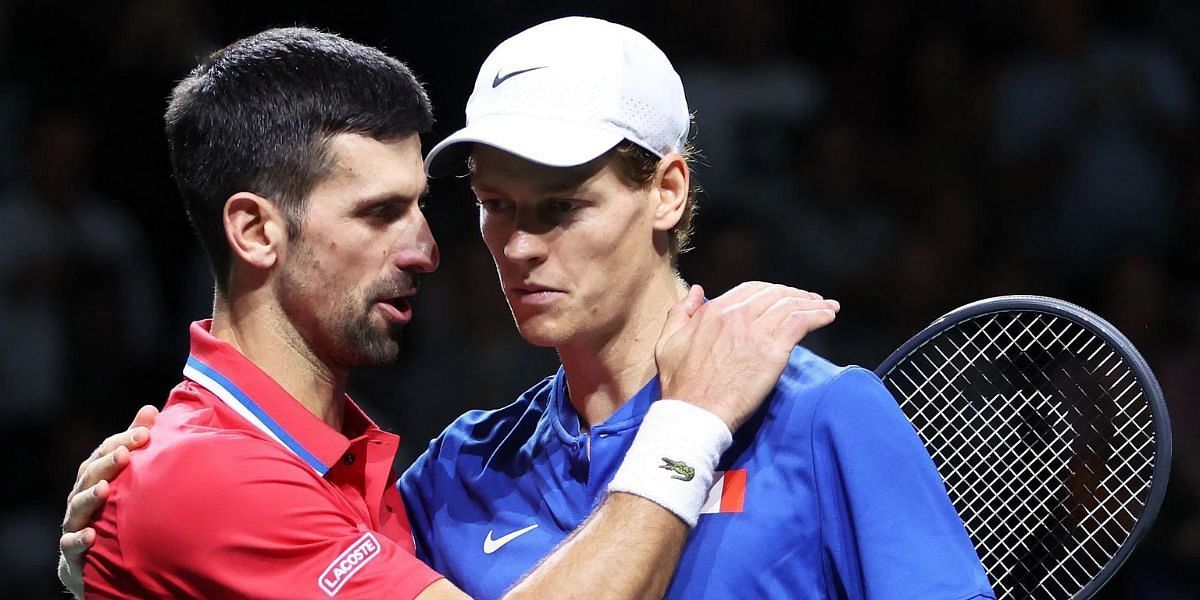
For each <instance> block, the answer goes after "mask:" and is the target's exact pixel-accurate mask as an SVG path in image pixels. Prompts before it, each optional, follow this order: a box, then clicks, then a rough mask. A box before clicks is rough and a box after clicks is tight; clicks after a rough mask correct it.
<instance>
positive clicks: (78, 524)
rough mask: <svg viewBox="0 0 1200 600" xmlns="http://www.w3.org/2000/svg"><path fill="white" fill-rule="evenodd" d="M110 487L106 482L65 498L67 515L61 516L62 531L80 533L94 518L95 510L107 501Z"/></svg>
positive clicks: (84, 488)
mask: <svg viewBox="0 0 1200 600" xmlns="http://www.w3.org/2000/svg"><path fill="white" fill-rule="evenodd" d="M110 489H111V488H110V486H109V484H108V481H107V480H101V481H99V482H97V483H96V484H95V485H91V486H88V487H83V488H82V489H81V490H80V491H78V492H73V493H72V494H71V495H70V496H68V497H67V513H66V514H65V515H63V522H62V530H63V532H66V533H71V532H74V531H81V530H83V529H84V528H85V527H87V525H88V524H89V523H91V522H92V519H93V518H94V517H95V514H96V510H97V509H99V508H100V507H101V506H103V505H104V503H105V502H106V501H108V493H109V490H110Z"/></svg>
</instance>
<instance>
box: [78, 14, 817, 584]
mask: <svg viewBox="0 0 1200 600" xmlns="http://www.w3.org/2000/svg"><path fill="white" fill-rule="evenodd" d="M166 122H167V136H168V140H169V141H170V145H171V157H172V164H173V167H174V171H175V177H176V180H177V181H178V183H179V186H180V190H181V193H182V195H183V198H184V202H185V205H186V206H187V209H188V213H189V216H190V217H191V220H192V223H193V225H194V228H195V230H196V232H197V234H198V236H199V237H200V239H201V241H202V243H203V244H204V247H205V250H206V252H207V253H208V255H209V258H210V262H211V266H212V268H213V272H214V275H215V280H216V286H217V290H216V298H215V303H214V310H213V318H212V320H211V321H203V322H200V323H196V324H194V325H193V326H192V330H191V335H192V346H191V356H190V357H189V359H188V361H187V365H186V366H185V368H184V377H185V380H184V382H183V383H181V384H180V385H179V386H178V387H176V388H175V390H173V391H172V392H171V395H170V398H169V400H168V403H167V405H166V407H165V408H164V410H163V412H162V414H161V415H159V416H158V418H157V420H156V422H155V424H154V426H153V440H152V441H151V442H150V443H149V445H147V446H146V448H145V449H143V450H139V451H137V452H135V453H132V454H130V453H128V452H127V451H124V450H118V451H116V452H113V453H112V454H111V456H112V459H111V460H112V461H113V463H116V464H122V463H125V462H128V467H127V468H126V469H125V472H124V473H123V474H122V475H121V476H120V477H118V478H116V479H115V480H114V481H113V483H112V484H111V485H107V484H97V485H96V486H95V487H94V488H91V490H92V491H91V492H87V493H84V494H77V495H76V496H77V497H82V498H83V499H86V498H87V497H88V494H91V495H92V496H91V497H92V498H93V499H106V500H107V504H106V505H105V507H104V508H103V510H102V512H101V513H100V514H99V517H98V519H97V521H96V523H95V525H94V529H90V530H89V529H84V530H83V531H81V532H80V533H79V534H78V535H77V537H76V538H74V539H75V540H77V541H78V542H80V543H81V546H86V545H88V544H94V546H93V548H92V550H91V552H90V553H88V555H87V558H86V563H85V566H84V573H83V575H84V582H85V583H86V586H87V587H86V591H87V593H88V595H95V596H100V597H264V596H269V597H287V598H293V597H333V596H343V597H345V596H350V597H378V596H383V595H389V596H398V597H404V598H414V597H420V598H423V599H429V598H461V597H463V594H462V592H460V591H458V590H457V589H456V588H454V586H453V585H452V584H450V583H448V582H447V581H445V580H444V579H442V578H441V577H440V576H439V575H438V574H436V573H434V572H433V571H432V570H430V569H429V568H428V567H426V566H425V565H424V564H422V563H421V562H420V561H419V560H417V559H416V557H415V556H414V555H413V542H412V537H411V533H410V530H409V527H408V522H407V519H406V516H405V510H404V507H403V505H402V502H401V499H400V498H399V496H398V494H397V492H396V490H395V487H394V485H393V483H394V475H393V474H392V473H391V469H390V466H391V462H392V458H393V456H394V453H395V449H396V445H397V440H396V438H395V436H392V435H390V434H387V433H384V432H382V431H380V430H379V428H378V427H376V426H375V425H374V424H373V423H372V422H371V421H370V419H369V418H367V417H366V415H364V414H363V413H362V411H361V410H359V408H358V407H357V406H356V405H355V404H354V403H353V401H351V400H350V399H349V398H348V397H347V396H346V394H345V384H346V378H347V375H348V373H349V371H350V369H352V368H355V367H361V366H369V365H376V364H381V363H385V362H388V361H391V360H394V359H395V358H396V355H397V352H398V338H399V336H400V331H401V329H402V327H403V326H404V325H405V324H406V323H407V322H408V321H409V320H410V319H411V318H412V307H411V306H410V304H409V300H408V299H409V298H410V297H412V296H413V295H414V294H415V293H416V291H417V280H418V277H419V276H420V275H421V274H424V273H428V272H431V271H433V270H434V269H435V268H436V266H437V263H438V252H437V246H436V244H435V243H434V240H433V236H432V234H431V233H430V231H429V227H428V224H427V223H426V221H425V218H424V215H423V214H422V212H421V203H420V198H421V197H422V195H423V194H424V192H425V185H426V182H425V174H424V171H423V168H422V162H421V151H420V141H419V138H418V135H417V134H419V133H420V132H422V131H425V130H427V129H428V128H429V126H430V124H431V122H432V117H431V112H430V108H429V102H428V100H427V98H426V96H425V93H424V90H423V89H422V88H421V86H420V84H419V83H417V81H416V80H415V78H414V77H413V76H412V74H411V73H410V72H409V71H408V69H407V68H406V67H404V65H403V64H401V63H399V62H398V61H396V60H394V59H392V58H389V57H387V56H385V55H383V54H382V53H380V52H379V51H377V50H374V49H372V48H367V47H364V46H361V45H358V44H354V43H352V42H348V41H346V40H344V39H342V38H339V37H337V36H334V35H331V34H325V33H320V32H315V31H312V30H307V29H280V30H270V31H267V32H263V33H261V34H258V35H256V36H252V37H250V38H247V39H245V40H241V41H239V42H236V43H234V44H233V45H231V46H229V47H227V48H225V49H223V50H220V51H218V52H216V53H214V54H213V55H211V56H210V57H208V58H207V59H206V60H205V61H204V62H203V63H202V64H201V65H200V66H199V67H197V68H196V70H194V71H193V72H192V74H191V75H189V76H188V77H187V78H186V79H184V80H183V81H182V82H181V83H180V84H179V85H178V86H177V87H176V88H175V90H174V92H173V94H172V99H171V102H170V106H169V107H168V110H167V114H166ZM701 300H702V290H699V289H698V288H693V289H692V290H691V291H690V293H689V295H688V297H687V298H686V299H685V300H684V301H683V302H681V303H680V304H679V305H677V306H676V307H675V308H674V309H672V311H671V313H670V315H669V316H668V319H667V323H666V326H665V327H664V331H663V333H662V337H661V338H660V341H659V342H658V345H657V351H656V358H657V362H658V366H659V372H660V375H661V379H662V390H663V396H664V398H683V399H686V400H687V402H682V401H677V400H662V401H660V402H659V403H656V404H658V405H661V408H662V411H661V412H660V413H659V416H658V417H656V418H652V417H651V416H649V415H648V416H647V418H646V420H645V422H644V423H643V425H642V427H641V432H640V433H639V435H638V438H637V440H636V441H635V444H638V443H641V444H642V445H643V446H644V447H645V452H641V453H636V455H640V456H655V457H657V456H660V455H661V456H668V457H671V462H672V463H675V464H684V465H685V466H688V467H693V468H694V469H693V471H692V474H691V475H690V476H689V477H687V478H678V477H672V475H671V473H672V472H671V471H669V470H663V469H661V468H659V465H658V464H656V463H657V459H655V462H654V463H651V464H630V465H627V466H628V467H629V474H630V475H629V476H628V477H626V480H627V482H629V481H632V482H633V483H632V485H631V487H630V488H629V489H627V491H622V492H612V493H610V494H608V496H607V497H606V498H605V499H604V501H603V502H601V503H600V505H599V506H598V507H597V508H596V510H595V511H594V512H593V513H592V516H591V517H590V518H589V519H588V520H587V521H586V522H585V523H584V524H583V525H581V526H580V528H579V529H578V530H577V531H576V532H575V534H574V535H572V536H571V537H570V538H568V539H567V540H566V541H564V542H563V543H562V544H561V545H560V546H559V547H558V548H557V549H555V551H554V552H552V553H551V554H550V556H548V557H547V558H546V559H545V560H544V561H543V562H542V563H541V564H540V565H539V567H538V568H537V569H535V570H534V571H533V572H532V573H530V574H529V575H527V576H526V577H525V579H523V580H522V581H521V582H520V583H519V584H518V585H517V586H516V587H515V588H514V589H513V590H512V591H511V595H513V596H532V597H551V596H553V597H563V596H572V595H580V594H583V595H594V594H595V593H596V590H604V595H605V596H608V597H643V596H656V595H661V594H662V592H663V590H665V587H666V584H667V583H668V581H669V579H670V576H671V573H672V571H673V568H674V565H675V563H676V561H677V560H678V555H679V550H680V547H681V545H682V542H683V540H684V538H685V537H686V535H687V532H688V525H687V523H689V522H692V523H694V522H695V518H696V515H697V514H698V512H699V510H700V505H701V504H702V503H703V501H704V498H705V495H706V494H707V491H708V489H709V487H710V485H711V484H712V477H713V470H714V469H715V467H716V462H717V459H718V458H719V456H720V455H721V452H722V451H723V450H724V449H725V448H727V447H728V445H729V443H730V431H731V430H732V429H736V427H737V426H738V424H739V423H741V422H742V421H743V420H745V418H746V417H747V416H748V415H749V414H750V413H751V412H752V411H753V410H754V409H755V407H757V405H758V404H759V403H760V402H761V400H762V398H763V397H764V396H765V395H766V393H767V392H768V391H769V390H770V389H771V387H772V386H773V385H774V382H775V380H776V378H777V377H778V376H779V374H780V372H781V371H782V369H783V366H784V364H785V363H786V360H787V358H788V355H789V353H790V350H791V348H792V346H793V345H794V344H795V343H796V342H797V341H799V339H800V338H801V337H802V336H803V335H804V334H805V333H806V332H807V331H810V330H812V329H815V328H817V327H820V326H823V325H825V324H827V323H829V322H830V321H832V320H833V318H834V313H835V312H836V309H837V305H836V303H833V302H828V301H824V300H821V299H819V298H818V297H815V296H814V295H812V294H807V293H804V292H800V291H798V290H792V289H790V288H784V287H781V286H770V285H766V284H754V285H747V286H742V287H740V288H738V289H736V290H734V291H732V292H730V293H729V294H726V295H725V296H722V297H721V298H717V299H715V300H713V301H711V302H709V303H707V304H704V305H703V306H702V304H701ZM734 382H736V384H735V383H734ZM139 434H141V435H142V436H143V439H144V434H145V431H144V430H143V431H140V432H139V431H137V430H134V431H132V432H130V433H129V434H127V435H126V436H125V437H124V438H117V439H114V440H110V441H109V442H106V443H105V444H103V445H102V446H101V448H99V449H98V450H97V452H98V453H107V452H108V451H110V450H112V448H114V447H115V446H116V445H119V444H124V443H128V442H130V441H132V439H133V438H135V437H137V436H138V435H139ZM631 455H635V453H632V452H631ZM106 462H108V461H107V460H105V461H91V462H90V463H89V464H87V465H86V466H85V467H83V468H82V469H81V471H87V472H81V478H80V481H81V482H86V481H88V479H89V477H88V476H89V474H94V473H90V472H91V471H100V470H103V468H104V467H105V463H106ZM110 465H111V463H110ZM79 518H81V519H83V520H84V521H86V519H87V514H85V513H80V515H79ZM64 529H70V530H72V531H73V530H76V529H79V527H78V526H76V525H75V524H73V523H71V522H70V521H68V523H64ZM64 539H66V538H64ZM65 579H67V580H69V579H71V577H67V578H65ZM72 591H73V592H75V593H76V595H82V593H83V591H84V590H82V589H73V590H72Z"/></svg>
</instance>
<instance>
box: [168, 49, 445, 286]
mask: <svg viewBox="0 0 1200 600" xmlns="http://www.w3.org/2000/svg"><path fill="white" fill-rule="evenodd" d="M164 119H165V121H166V133H167V141H168V143H169V145H170V150H171V166H172V170H173V171H174V174H175V181H176V183H177V184H178V186H179V191H180V193H181V194H182V196H183V202H184V207H185V208H186V209H187V213H188V216H189V218H190V220H191V223H192V227H193V229H195V231H196V235H197V236H198V237H199V238H200V241H201V243H202V244H203V245H204V249H205V251H206V252H207V253H208V257H209V261H210V263H211V265H212V269H213V275H214V277H215V279H216V284H217V290H218V293H221V294H224V293H226V292H227V291H228V286H229V282H228V279H229V269H230V259H231V254H230V249H229V245H228V243H227V242H226V240H225V230H224V225H223V223H222V221H223V219H222V213H223V210H224V206H225V202H226V200H228V199H229V197H230V196H232V195H234V194H236V193H238V192H252V193H255V194H258V195H260V196H263V197H264V198H268V199H269V200H271V201H272V202H273V203H275V205H276V206H277V207H279V209H280V210H281V212H283V214H284V215H285V216H286V217H287V227H288V235H289V236H297V235H299V234H300V232H301V225H302V221H303V219H302V216H303V215H304V212H305V203H306V199H307V197H308V194H309V192H311V191H312V188H313V186H314V185H316V184H317V183H318V182H319V181H320V180H321V178H322V177H324V176H325V175H327V174H328V172H329V169H330V168H331V167H332V162H331V159H330V157H329V154H328V142H329V139H330V138H331V137H333V136H335V135H337V134H339V133H358V134H362V135H366V136H369V137H372V138H375V139H377V140H380V141H394V140H399V139H402V138H404V137H407V136H409V135H412V134H417V133H424V132H426V131H429V129H430V128H431V127H432V126H433V110H432V108H431V107H430V104H429V98H428V96H427V95H426V94H425V89H424V87H422V85H421V83H420V82H419V81H418V80H417V78H416V77H415V76H414V75H413V73H412V71H410V70H409V69H408V67H406V66H405V65H404V64H403V63H401V62H400V61H398V60H396V59H394V58H392V57H390V56H387V55H386V54H384V53H383V52H380V51H379V50H377V49H375V48H371V47H369V46H364V45H362V44H358V43H355V42H352V41H349V40H347V39H344V38H342V37H340V36H338V35H336V34H333V33H326V32H322V31H316V30H313V29H307V28H302V27H291V28H282V29H269V30H267V31H264V32H262V33H259V34H257V35H253V36H250V37H248V38H245V39H242V40H238V41H236V42H234V43H232V44H230V45H229V46H226V47H225V48H222V49H220V50H217V51H216V52H213V53H212V54H210V55H209V56H208V57H207V58H205V59H204V60H203V61H202V62H201V63H200V65H199V66H197V67H196V68H195V69H194V70H192V72H191V73H190V74H189V75H188V76H187V77H186V78H185V79H184V80H183V81H181V82H179V84H178V85H176V86H175V89H174V91H172V93H171V100H170V104H169V105H168V106H167V112H166V115H165V117H164Z"/></svg>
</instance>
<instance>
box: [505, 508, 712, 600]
mask: <svg viewBox="0 0 1200 600" xmlns="http://www.w3.org/2000/svg"><path fill="white" fill-rule="evenodd" d="M689 529H690V528H689V527H688V525H687V524H686V523H684V522H683V520H681V519H680V518H679V517H677V516H675V515H674V514H673V513H671V512H670V511H668V510H666V509H665V508H663V507H661V506H659V505H658V504H655V503H654V502H651V501H650V500H646V499H645V498H641V497H638V496H634V495H632V494H626V493H622V492H614V493H611V494H609V495H608V497H607V498H606V499H605V500H604V502H602V503H601V504H600V506H599V507H598V508H597V509H596V510H595V511H594V512H593V513H592V516H591V517H589V518H588V520H587V521H586V522H584V524H583V525H581V526H580V527H579V528H578V529H576V530H575V533H574V534H572V535H571V536H570V537H568V538H567V539H566V540H565V541H563V543H561V544H559V546H558V547H557V548H555V549H554V551H553V552H551V553H550V554H549V555H548V556H547V557H546V558H544V559H542V562H541V563H539V564H538V566H537V567H536V568H535V569H534V570H533V571H532V572H530V573H528V574H527V575H526V576H525V577H524V579H522V580H521V581H520V582H519V583H518V584H517V585H516V586H515V587H513V589H512V590H510V591H509V592H508V594H506V595H505V598H550V597H554V598H595V597H597V596H603V597H605V598H661V597H662V596H663V594H664V593H665V592H666V590H667V585H668V584H669V583H670V582H671V576H672V574H674V572H675V565H676V563H678V562H679V555H680V553H681V551H682V549H683V543H684V541H685V540H686V539H687V535H688V532H689Z"/></svg>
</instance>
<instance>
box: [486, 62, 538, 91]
mask: <svg viewBox="0 0 1200 600" xmlns="http://www.w3.org/2000/svg"><path fill="white" fill-rule="evenodd" d="M545 68H547V67H545V66H541V67H530V68H528V69H520V70H518V71H512V72H510V73H505V74H504V75H501V74H500V71H496V77H495V78H493V79H492V87H496V86H498V85H500V84H502V83H504V82H505V81H507V80H508V78H509V77H514V76H517V75H520V74H521V73H528V72H530V71H537V70H538V69H545Z"/></svg>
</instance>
